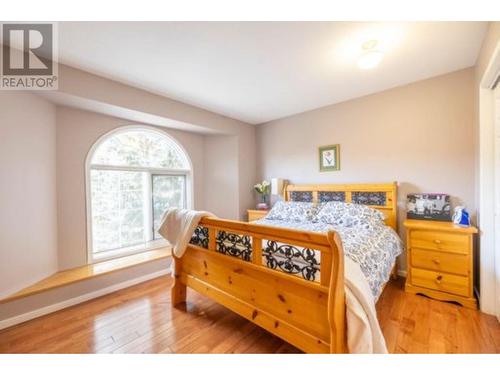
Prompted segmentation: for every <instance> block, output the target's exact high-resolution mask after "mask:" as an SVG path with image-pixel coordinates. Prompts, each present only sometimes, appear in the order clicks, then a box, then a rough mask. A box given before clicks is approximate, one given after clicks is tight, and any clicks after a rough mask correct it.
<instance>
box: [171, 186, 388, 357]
mask: <svg viewBox="0 0 500 375" xmlns="http://www.w3.org/2000/svg"><path fill="white" fill-rule="evenodd" d="M284 193H285V194H284V196H285V200H287V201H290V200H303V199H304V198H305V199H307V200H309V201H313V202H319V201H323V200H324V198H325V197H327V198H328V197H329V198H328V199H330V200H333V199H334V198H335V200H343V201H345V202H353V203H360V204H366V205H369V206H370V207H373V208H376V209H378V210H380V211H382V212H383V213H384V214H385V217H386V224H387V225H388V226H390V227H392V228H394V229H396V225H397V184H396V183H390V184H356V185H288V186H286V187H285V192H284ZM273 243H274V244H276V243H280V244H286V245H287V250H288V251H289V253H295V255H297V254H298V256H300V254H299V253H297V252H301V251H304V248H306V250H307V249H313V250H316V251H319V252H320V254H321V255H320V261H319V265H318V267H319V278H317V280H314V281H311V280H306V279H305V278H304V277H301V275H300V274H291V273H288V272H284V271H283V270H282V269H280V268H279V267H275V265H276V262H274V261H273V251H274V250H273V249H275V247H273V246H271V244H273ZM228 244H229V245H228ZM269 261H271V263H269ZM273 265H274V266H273ZM174 278H175V281H174V285H173V287H172V303H173V305H174V306H175V305H177V304H180V303H182V302H185V300H186V287H190V288H192V289H194V290H196V291H197V292H199V293H201V294H203V295H205V296H208V297H210V298H212V299H214V300H215V301H217V302H218V303H220V304H222V305H224V306H226V307H227V308H229V309H230V310H232V311H234V312H236V313H238V314H240V315H241V316H243V317H245V318H246V319H248V320H250V321H252V322H254V323H255V324H257V325H259V326H261V327H262V328H264V329H266V330H267V331H269V332H271V333H273V334H274V335H276V336H278V337H280V338H282V339H283V340H285V341H287V342H289V343H290V344H292V345H294V346H296V347H297V348H299V349H301V350H303V351H305V352H306V353H346V352H347V346H346V342H347V336H346V306H345V296H344V255H343V249H342V243H341V241H340V237H339V236H338V234H337V233H336V232H334V231H330V232H328V233H326V234H322V233H315V232H306V231H301V230H294V229H287V228H277V227H270V226H264V225H258V224H252V223H243V222H239V221H232V220H224V219H217V218H212V217H206V218H203V219H202V220H201V222H200V225H199V226H198V228H197V229H196V231H195V234H194V235H193V238H192V240H191V243H190V244H189V246H188V248H187V250H186V252H185V254H184V256H183V257H182V258H175V257H174Z"/></svg>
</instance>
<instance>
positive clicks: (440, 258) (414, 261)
mask: <svg viewBox="0 0 500 375" xmlns="http://www.w3.org/2000/svg"><path fill="white" fill-rule="evenodd" d="M404 226H405V228H406V243H407V246H406V247H407V265H408V268H407V269H408V276H407V278H406V285H405V290H406V291H407V292H410V293H415V294H416V293H420V294H424V295H426V296H428V297H431V298H435V299H438V300H441V301H454V302H458V303H460V304H461V305H462V306H465V307H468V308H471V309H477V301H476V299H475V297H474V292H473V290H474V234H476V233H477V229H476V228H475V227H472V226H471V227H461V226H458V225H455V224H453V223H450V222H442V221H425V220H406V221H405V222H404Z"/></svg>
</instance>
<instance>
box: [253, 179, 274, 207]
mask: <svg viewBox="0 0 500 375" xmlns="http://www.w3.org/2000/svg"><path fill="white" fill-rule="evenodd" d="M253 188H254V189H255V191H256V192H257V194H258V195H259V197H260V203H259V204H257V209H258V210H267V209H269V205H268V204H267V196H268V194H269V193H270V191H271V183H270V182H269V181H266V180H264V181H262V182H260V183H258V184H255V185H254V187H253Z"/></svg>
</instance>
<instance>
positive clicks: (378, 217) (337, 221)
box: [314, 202, 385, 227]
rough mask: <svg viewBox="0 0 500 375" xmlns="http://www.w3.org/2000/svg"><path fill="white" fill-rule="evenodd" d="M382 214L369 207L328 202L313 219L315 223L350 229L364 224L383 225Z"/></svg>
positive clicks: (383, 218)
mask: <svg viewBox="0 0 500 375" xmlns="http://www.w3.org/2000/svg"><path fill="white" fill-rule="evenodd" d="M384 220H385V217H384V214H383V213H382V212H380V211H378V210H375V209H373V208H371V207H368V206H364V205H361V204H355V203H345V202H328V203H325V204H324V205H323V207H322V208H321V210H320V211H319V212H318V214H317V215H316V217H315V218H314V221H315V222H320V223H326V224H331V225H338V226H342V227H352V226H355V225H359V224H366V223H383V222H384Z"/></svg>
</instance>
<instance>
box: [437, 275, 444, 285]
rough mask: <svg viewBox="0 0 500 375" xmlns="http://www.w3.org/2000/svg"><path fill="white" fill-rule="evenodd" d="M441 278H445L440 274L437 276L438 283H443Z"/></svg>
mask: <svg viewBox="0 0 500 375" xmlns="http://www.w3.org/2000/svg"><path fill="white" fill-rule="evenodd" d="M441 280H443V276H441V275H439V276H438V277H436V284H441Z"/></svg>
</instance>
